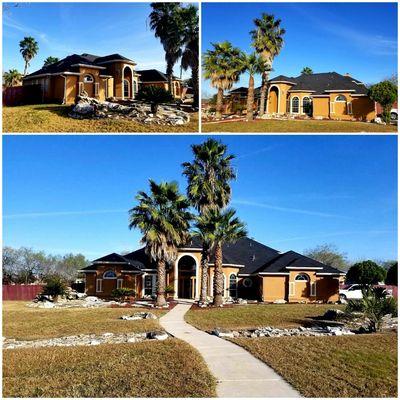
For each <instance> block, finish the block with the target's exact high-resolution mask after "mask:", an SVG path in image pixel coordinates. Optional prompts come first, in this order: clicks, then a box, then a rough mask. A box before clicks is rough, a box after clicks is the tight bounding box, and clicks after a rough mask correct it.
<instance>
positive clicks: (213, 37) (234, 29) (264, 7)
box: [202, 2, 397, 96]
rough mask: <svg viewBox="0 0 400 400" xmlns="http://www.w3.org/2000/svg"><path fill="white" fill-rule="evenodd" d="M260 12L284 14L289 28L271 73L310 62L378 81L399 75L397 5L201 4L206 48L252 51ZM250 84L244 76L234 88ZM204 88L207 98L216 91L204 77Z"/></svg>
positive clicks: (292, 72) (292, 71)
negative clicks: (226, 45) (217, 45)
mask: <svg viewBox="0 0 400 400" xmlns="http://www.w3.org/2000/svg"><path fill="white" fill-rule="evenodd" d="M262 12H265V13H268V14H274V15H275V17H276V18H280V19H281V20H282V26H283V27H284V28H285V29H286V34H285V36H284V39H285V45H284V47H283V49H282V51H281V53H280V54H279V56H278V57H276V59H275V61H274V63H273V68H274V70H275V71H274V72H272V76H274V75H280V74H283V75H287V76H298V75H299V74H300V71H301V70H302V68H303V67H305V66H309V67H311V68H312V69H313V70H314V72H331V71H336V72H338V73H342V74H345V73H347V72H348V73H350V74H351V75H352V76H354V77H355V78H357V79H359V80H361V81H363V82H365V83H375V82H378V81H380V80H382V79H384V78H387V77H389V76H391V75H393V74H395V73H397V4H396V3H268V2H266V3H228V4H227V3H203V5H202V47H203V48H202V51H203V52H204V51H206V50H207V49H209V48H210V42H220V41H224V40H229V41H230V42H232V44H233V45H235V46H238V47H240V48H241V49H242V50H244V51H247V52H251V51H253V49H252V47H251V46H250V44H251V38H250V35H249V32H250V31H251V30H252V29H253V27H254V26H253V19H254V18H259V17H260V16H261V13H262ZM256 84H257V85H259V84H260V79H259V78H257V80H256ZM247 85H248V76H247V75H242V78H241V80H240V82H239V83H238V84H237V85H236V86H247ZM202 92H203V94H204V95H205V96H209V95H210V94H213V93H215V89H213V88H211V86H210V84H209V81H205V82H203V86H202Z"/></svg>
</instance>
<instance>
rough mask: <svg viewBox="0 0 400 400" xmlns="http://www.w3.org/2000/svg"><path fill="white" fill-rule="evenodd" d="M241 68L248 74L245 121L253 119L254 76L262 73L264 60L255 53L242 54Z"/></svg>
mask: <svg viewBox="0 0 400 400" xmlns="http://www.w3.org/2000/svg"><path fill="white" fill-rule="evenodd" d="M242 59H243V67H244V70H245V71H246V72H247V73H248V74H249V88H248V91H247V119H248V120H252V119H254V75H256V74H262V73H263V72H264V60H263V59H262V58H261V57H260V56H258V55H257V53H251V54H249V55H248V54H243V57H242Z"/></svg>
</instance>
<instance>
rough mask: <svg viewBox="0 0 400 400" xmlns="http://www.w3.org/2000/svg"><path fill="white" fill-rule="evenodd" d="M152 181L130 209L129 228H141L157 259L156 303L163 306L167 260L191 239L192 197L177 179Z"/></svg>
mask: <svg viewBox="0 0 400 400" xmlns="http://www.w3.org/2000/svg"><path fill="white" fill-rule="evenodd" d="M149 182H150V194H147V193H145V192H142V191H141V192H139V193H138V195H137V196H136V199H137V200H138V202H139V204H138V205H137V206H135V207H133V208H132V209H131V210H130V211H129V214H130V221H129V228H130V229H132V228H139V229H140V230H141V232H142V235H143V236H142V243H143V244H145V246H146V252H147V254H148V255H149V256H150V257H151V259H152V260H153V261H154V262H156V263H157V300H156V305H157V306H158V307H162V306H164V305H165V304H166V300H165V283H166V279H165V278H166V264H171V263H173V262H174V261H175V260H176V257H177V252H178V250H177V247H178V246H181V245H183V244H186V243H187V242H188V241H189V239H190V234H189V225H190V221H191V220H192V214H191V213H190V212H189V211H188V208H189V201H188V199H187V198H186V196H184V195H182V194H180V193H179V189H178V185H177V183H176V182H161V183H160V184H157V183H156V182H154V181H153V180H150V181H149Z"/></svg>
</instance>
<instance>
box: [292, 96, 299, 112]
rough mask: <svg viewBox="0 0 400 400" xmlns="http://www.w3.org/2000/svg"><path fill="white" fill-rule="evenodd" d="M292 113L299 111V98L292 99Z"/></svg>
mask: <svg viewBox="0 0 400 400" xmlns="http://www.w3.org/2000/svg"><path fill="white" fill-rule="evenodd" d="M292 113H293V114H298V113H299V98H298V97H293V99H292Z"/></svg>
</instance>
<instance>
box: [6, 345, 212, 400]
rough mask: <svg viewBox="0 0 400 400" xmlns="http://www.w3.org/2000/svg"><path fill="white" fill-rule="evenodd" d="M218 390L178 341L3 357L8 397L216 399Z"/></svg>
mask: <svg viewBox="0 0 400 400" xmlns="http://www.w3.org/2000/svg"><path fill="white" fill-rule="evenodd" d="M215 385H216V384H215V380H214V378H213V376H212V375H211V374H210V372H209V371H208V369H207V367H206V365H205V363H204V361H203V359H202V358H201V356H200V355H199V353H198V352H197V351H196V350H194V349H193V348H192V347H191V346H189V345H188V344H186V343H185V342H182V341H180V340H177V339H168V340H166V341H163V342H156V341H155V342H142V343H135V344H119V345H108V344H107V345H99V346H93V347H64V348H47V349H24V350H23V349H19V350H5V351H3V396H4V397H75V398H78V397H92V398H93V397H212V396H215V395H216V394H215Z"/></svg>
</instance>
